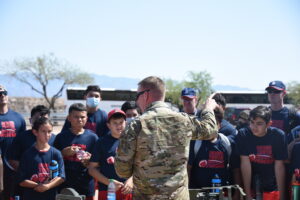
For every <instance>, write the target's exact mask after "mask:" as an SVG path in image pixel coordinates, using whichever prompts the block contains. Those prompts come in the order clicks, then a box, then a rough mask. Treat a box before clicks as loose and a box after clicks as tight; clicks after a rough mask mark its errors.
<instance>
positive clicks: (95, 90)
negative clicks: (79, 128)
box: [61, 85, 108, 137]
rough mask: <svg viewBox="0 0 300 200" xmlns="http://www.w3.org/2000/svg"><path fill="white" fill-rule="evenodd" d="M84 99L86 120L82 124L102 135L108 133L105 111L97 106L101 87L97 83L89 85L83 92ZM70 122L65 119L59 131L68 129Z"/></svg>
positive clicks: (99, 135)
mask: <svg viewBox="0 0 300 200" xmlns="http://www.w3.org/2000/svg"><path fill="white" fill-rule="evenodd" d="M84 99H85V100H86V107H87V122H86V124H85V126H84V128H85V129H88V130H91V131H93V132H94V133H96V134H97V136H98V137H102V136H104V135H106V134H107V133H108V128H107V126H106V120H107V113H106V112H105V111H104V110H102V109H100V108H99V103H100V101H101V89H100V88H99V86H97V85H89V86H88V87H87V89H86V90H85V92H84ZM70 127H71V123H70V121H69V120H68V119H66V121H65V124H64V126H63V128H62V131H61V132H64V131H65V130H68V129H69V128H70Z"/></svg>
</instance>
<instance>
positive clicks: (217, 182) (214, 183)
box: [211, 174, 221, 193]
mask: <svg viewBox="0 0 300 200" xmlns="http://www.w3.org/2000/svg"><path fill="white" fill-rule="evenodd" d="M211 185H212V187H221V179H220V178H219V176H218V174H215V176H214V177H213V178H212V179H211ZM212 192H213V193H219V192H220V189H215V188H214V189H212Z"/></svg>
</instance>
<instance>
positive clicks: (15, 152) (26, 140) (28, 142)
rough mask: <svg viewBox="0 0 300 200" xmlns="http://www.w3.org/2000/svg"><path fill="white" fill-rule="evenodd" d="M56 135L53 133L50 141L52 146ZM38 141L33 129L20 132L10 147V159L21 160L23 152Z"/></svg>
mask: <svg viewBox="0 0 300 200" xmlns="http://www.w3.org/2000/svg"><path fill="white" fill-rule="evenodd" d="M55 137H56V135H55V134H53V133H52V135H51V138H50V139H49V141H48V144H49V145H50V146H53V144H54V140H55ZM35 142H36V137H35V135H34V134H33V133H32V130H27V131H24V132H22V133H20V134H18V135H17V136H16V137H15V138H14V140H13V142H12V145H11V147H10V152H11V153H10V159H11V160H20V159H21V156H22V154H23V153H24V152H25V151H26V150H27V149H29V148H30V147H31V146H32V145H34V144H35Z"/></svg>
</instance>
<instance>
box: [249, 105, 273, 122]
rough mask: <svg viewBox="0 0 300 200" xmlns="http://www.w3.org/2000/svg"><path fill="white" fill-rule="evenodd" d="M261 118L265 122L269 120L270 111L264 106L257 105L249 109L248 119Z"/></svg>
mask: <svg viewBox="0 0 300 200" xmlns="http://www.w3.org/2000/svg"><path fill="white" fill-rule="evenodd" d="M257 117H259V118H262V119H263V120H264V121H265V122H266V123H269V122H270V121H271V117H272V111H271V109H270V108H268V107H266V106H257V107H256V108H254V109H253V110H251V111H250V119H256V118H257Z"/></svg>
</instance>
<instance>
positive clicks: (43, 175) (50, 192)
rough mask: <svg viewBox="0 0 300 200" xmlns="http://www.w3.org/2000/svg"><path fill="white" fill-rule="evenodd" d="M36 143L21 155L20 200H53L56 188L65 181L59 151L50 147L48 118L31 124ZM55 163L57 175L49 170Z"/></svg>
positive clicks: (19, 172)
mask: <svg viewBox="0 0 300 200" xmlns="http://www.w3.org/2000/svg"><path fill="white" fill-rule="evenodd" d="M32 132H33V134H34V135H35V136H36V143H35V144H34V145H33V146H31V147H30V148H29V149H28V150H27V151H26V152H25V153H24V154H23V155H22V158H21V161H20V166H19V169H18V174H19V181H18V182H19V185H20V186H21V187H22V188H23V194H22V196H21V199H22V200H41V199H42V200H54V199H55V195H56V193H57V187H58V186H59V185H60V184H61V183H63V181H64V179H65V172H64V162H63V158H62V155H61V153H60V151H58V150H57V149H55V148H54V147H51V146H50V145H49V144H48V141H49V139H50V137H51V132H52V124H51V122H50V120H49V119H48V118H44V117H42V118H39V119H37V120H36V121H35V122H34V124H33V129H32ZM52 162H56V163H57V173H53V172H51V170H50V167H49V166H50V165H51V163H52Z"/></svg>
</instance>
